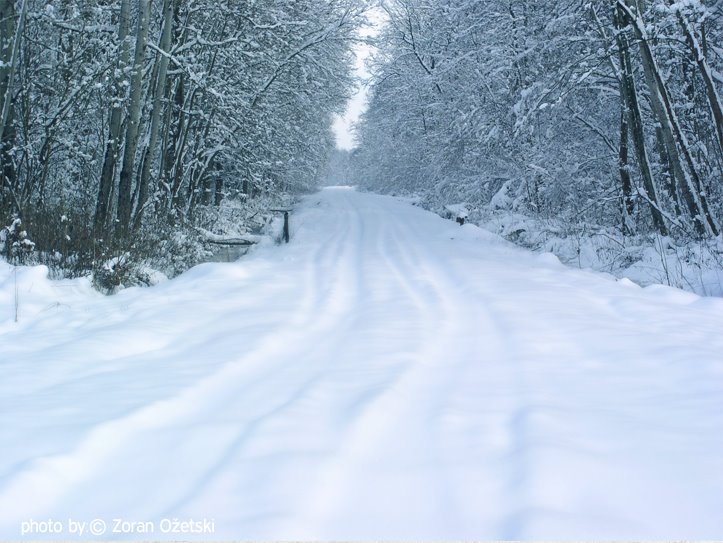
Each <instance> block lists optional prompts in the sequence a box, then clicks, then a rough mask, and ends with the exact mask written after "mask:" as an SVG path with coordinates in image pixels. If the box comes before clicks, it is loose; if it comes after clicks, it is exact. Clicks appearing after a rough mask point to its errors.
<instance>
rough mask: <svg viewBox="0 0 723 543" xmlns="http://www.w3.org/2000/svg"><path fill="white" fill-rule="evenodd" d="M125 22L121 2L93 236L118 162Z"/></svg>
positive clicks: (105, 211)
mask: <svg viewBox="0 0 723 543" xmlns="http://www.w3.org/2000/svg"><path fill="white" fill-rule="evenodd" d="M129 19H130V0H122V1H121V8H120V18H119V20H118V45H119V47H120V51H119V55H118V64H117V71H118V72H119V73H120V79H119V80H116V81H115V84H114V85H113V99H112V104H113V105H112V109H111V113H110V121H109V122H108V141H107V142H106V147H105V156H104V158H103V168H102V169H101V174H100V183H99V187H98V201H97V202H96V207H95V219H94V221H93V225H94V228H95V233H96V234H95V235H96V237H99V236H101V235H103V233H104V232H105V229H106V227H107V224H108V215H109V208H110V205H111V194H112V193H113V181H114V178H115V172H116V165H117V163H118V148H119V145H120V137H121V126H122V115H123V95H124V94H125V90H124V86H123V84H122V81H123V80H124V79H125V70H126V67H127V66H128V56H129V47H128V29H129V26H130V22H129Z"/></svg>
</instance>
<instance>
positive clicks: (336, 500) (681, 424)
mask: <svg viewBox="0 0 723 543" xmlns="http://www.w3.org/2000/svg"><path fill="white" fill-rule="evenodd" d="M292 229H293V239H292V242H291V243H290V244H289V245H288V246H280V247H275V246H265V247H261V248H258V249H257V250H255V251H254V252H252V253H251V254H250V255H249V256H247V257H245V258H244V259H242V260H241V261H239V262H237V263H233V264H205V265H201V266H198V267H196V268H194V269H192V270H191V271H189V272H187V273H185V274H183V275H182V276H180V277H178V278H177V279H175V280H173V281H168V282H165V283H163V284H161V285H158V286H156V287H153V288H149V289H138V288H133V289H128V290H125V291H123V292H121V293H119V294H118V295H116V296H113V297H102V296H100V295H98V294H96V293H94V292H93V291H92V290H91V288H90V286H89V285H88V284H87V283H86V282H83V281H72V282H71V281H67V282H57V283H56V282H49V281H47V280H46V279H45V278H44V276H43V269H42V268H32V269H27V268H26V269H20V270H19V271H18V273H17V292H18V296H19V322H17V323H15V322H14V299H15V290H16V286H15V285H16V282H15V278H14V274H13V273H12V271H11V269H10V267H8V266H7V265H4V264H0V310H1V311H2V312H3V313H2V315H0V375H2V378H1V379H0V443H1V444H2V446H1V447H0V538H19V537H20V536H21V527H22V526H23V525H22V523H23V521H25V522H27V521H29V520H30V519H33V520H35V521H40V520H53V521H57V522H60V523H61V525H62V528H63V530H64V531H63V532H61V533H59V534H39V533H37V532H36V533H30V534H25V538H27V539H38V538H47V537H54V538H65V539H67V538H71V539H75V534H69V533H68V531H67V530H68V524H67V522H68V519H74V520H77V521H85V522H90V521H91V520H93V519H101V520H104V522H106V523H107V526H108V530H109V531H108V532H106V533H105V534H100V535H98V534H95V536H94V538H96V539H97V538H98V537H101V538H124V537H125V538H139V537H151V538H156V539H157V538H167V539H178V538H179V537H181V538H186V537H196V538H198V537H205V538H213V539H224V538H241V539H276V540H295V539H304V540H315V539H344V540H358V539H370V540H372V539H387V540H389V539H397V540H410V539H426V540H429V539H447V540H451V539H473V538H476V539H480V538H481V539H524V538H537V539H572V538H585V539H678V538H680V539H714V538H716V537H720V535H721V534H722V533H723V515H722V514H721V504H722V503H723V455H721V450H723V334H721V330H723V300H720V299H713V298H699V297H697V296H695V295H693V294H689V293H685V292H682V291H679V290H675V289H672V288H669V287H662V286H654V287H648V288H640V287H638V286H636V285H634V284H632V283H631V282H630V281H627V280H623V281H616V280H615V279H613V278H611V277H609V276H604V275H601V274H595V273H592V272H584V271H579V270H573V269H569V268H566V267H564V266H562V265H561V264H560V263H559V262H558V261H557V259H556V258H555V257H554V256H552V255H543V256H535V255H532V254H530V253H528V252H525V251H523V250H521V249H517V248H514V247H512V246H510V245H509V244H507V243H506V242H504V241H502V240H501V239H500V238H498V237H495V236H493V235H492V234H489V233H486V232H485V231H483V230H480V229H478V228H476V227H474V226H471V225H465V226H463V227H460V226H458V225H456V224H454V223H452V222H451V221H445V220H443V219H440V218H438V217H437V216H435V215H433V214H431V213H428V212H425V211H422V210H420V209H418V208H415V207H413V206H411V205H409V204H407V203H404V202H400V201H398V200H395V199H393V198H389V197H381V196H375V195H369V194H359V193H357V192H354V191H353V190H348V189H343V188H335V189H327V190H325V191H322V192H321V193H319V194H317V195H314V196H312V197H309V198H308V199H307V200H306V201H305V203H304V205H303V206H302V208H301V209H300V210H299V211H298V212H297V213H294V214H293V215H292ZM164 518H167V519H173V518H178V519H189V518H193V519H201V518H207V519H213V522H214V527H215V532H214V533H213V534H185V535H183V536H179V535H175V536H174V535H173V534H170V535H169V534H162V533H159V528H160V524H159V523H160V522H161V519H164ZM113 519H124V520H126V521H129V522H130V521H149V522H151V523H154V524H153V527H154V529H155V532H154V533H153V534H152V535H145V536H144V535H139V534H137V533H135V534H133V533H131V534H125V535H124V534H114V533H111V532H110V530H111V529H112V526H113Z"/></svg>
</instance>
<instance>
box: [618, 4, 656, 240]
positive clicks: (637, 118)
mask: <svg viewBox="0 0 723 543" xmlns="http://www.w3.org/2000/svg"><path fill="white" fill-rule="evenodd" d="M614 20H615V25H616V31H617V37H616V40H617V45H618V57H619V62H620V70H621V75H620V93H621V95H622V99H623V103H624V107H625V109H626V110H627V114H628V122H629V125H630V126H629V129H630V132H631V135H632V139H633V148H634V149H635V156H636V158H637V161H638V166H639V167H640V174H641V176H642V178H643V189H644V190H645V193H646V196H647V199H648V201H649V203H650V213H651V215H652V218H653V225H654V226H655V229H656V230H657V231H658V232H660V233H661V234H662V235H668V227H667V226H666V224H665V219H664V218H663V214H662V213H661V211H660V200H659V198H658V190H657V186H656V184H655V179H654V178H653V172H652V170H651V168H650V158H649V156H648V150H647V146H646V144H645V132H644V130H643V116H642V113H641V111H640V102H639V100H638V91H637V87H636V85H635V77H634V72H633V66H632V62H631V60H630V43H629V41H628V38H627V36H626V35H625V33H624V32H623V30H624V25H623V13H622V12H621V11H620V7H619V6H617V7H616V10H615V14H614Z"/></svg>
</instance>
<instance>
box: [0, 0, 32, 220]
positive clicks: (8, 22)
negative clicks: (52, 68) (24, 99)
mask: <svg viewBox="0 0 723 543" xmlns="http://www.w3.org/2000/svg"><path fill="white" fill-rule="evenodd" d="M27 13H28V2H27V0H23V3H22V6H21V8H20V17H19V19H18V21H17V26H16V24H15V19H16V12H15V2H14V0H0V31H1V32H0V202H1V201H2V198H3V194H4V192H5V191H8V192H10V193H11V195H12V196H14V194H15V188H16V187H15V185H16V181H15V166H14V164H13V159H12V157H11V156H10V150H11V149H12V148H13V147H14V145H15V128H14V126H13V123H14V117H15V116H14V109H13V108H14V106H13V101H14V99H15V97H14V88H15V71H16V70H17V65H18V58H19V57H20V40H21V39H22V37H23V28H24V26H25V19H26V17H27ZM12 199H13V202H14V204H15V206H16V207H18V209H17V210H16V211H17V212H18V213H20V212H21V210H20V208H19V202H18V201H17V198H15V197H13V198H12Z"/></svg>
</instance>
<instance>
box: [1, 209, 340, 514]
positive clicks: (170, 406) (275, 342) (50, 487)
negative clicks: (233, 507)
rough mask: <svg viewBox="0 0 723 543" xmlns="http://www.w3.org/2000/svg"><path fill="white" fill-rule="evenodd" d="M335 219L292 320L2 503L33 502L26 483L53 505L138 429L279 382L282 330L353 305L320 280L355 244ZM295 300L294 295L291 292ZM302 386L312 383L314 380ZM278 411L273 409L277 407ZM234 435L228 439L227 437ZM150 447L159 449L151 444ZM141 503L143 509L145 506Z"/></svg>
mask: <svg viewBox="0 0 723 543" xmlns="http://www.w3.org/2000/svg"><path fill="white" fill-rule="evenodd" d="M335 226H337V227H340V230H334V231H332V232H331V233H330V234H329V235H328V237H327V238H326V239H325V240H324V241H323V242H322V243H320V244H319V246H318V249H317V250H316V251H315V252H314V253H313V255H310V256H309V257H307V258H306V262H305V266H304V267H305V274H304V275H305V277H306V280H305V287H304V289H303V292H304V293H305V294H306V296H304V298H303V299H302V302H301V303H300V304H299V306H298V309H297V310H296V311H294V313H293V314H292V315H291V316H290V317H289V318H288V319H287V320H286V321H285V322H282V323H281V324H279V325H278V326H276V327H275V328H274V329H272V330H270V331H269V332H268V333H267V334H266V335H265V338H262V339H261V340H260V341H259V342H258V344H257V346H256V347H255V349H254V350H253V351H251V352H250V353H247V354H246V355H245V356H243V357H241V358H240V359H235V360H232V361H230V362H229V363H227V364H226V365H224V366H222V367H221V368H220V369H219V370H217V371H216V372H215V373H214V374H212V375H210V376H209V377H207V378H205V379H203V380H202V381H201V382H200V383H198V384H195V385H193V386H191V387H189V388H186V389H184V390H182V391H180V393H178V394H177V395H176V396H174V397H171V398H167V399H165V400H162V401H159V402H155V403H153V404H150V405H147V406H144V407H142V408H140V409H138V410H136V411H134V412H132V413H131V414H129V415H127V416H124V417H123V418H120V419H115V420H112V421H108V422H105V423H103V424H101V425H99V426H96V427H94V428H93V429H92V430H91V431H90V433H89V434H88V435H87V436H86V437H84V438H83V440H82V442H80V443H79V445H78V446H77V447H76V448H75V449H74V450H72V451H69V452H68V453H65V454H62V455H57V456H54V457H49V458H43V459H41V460H38V461H35V462H33V463H32V464H31V467H29V469H27V470H26V471H24V472H22V473H20V474H18V475H17V476H16V477H14V479H13V480H12V481H11V482H10V483H9V484H8V485H7V486H6V487H5V492H3V493H1V494H0V510H3V511H5V512H6V513H7V514H9V515H11V514H12V511H13V510H19V511H21V510H27V509H28V506H29V505H30V504H24V503H18V502H17V501H16V500H14V499H12V498H10V497H11V496H13V495H16V494H18V493H19V492H18V489H20V488H22V489H25V490H26V491H25V492H22V493H20V494H24V495H27V494H30V495H35V497H33V498H32V499H33V504H32V506H33V509H34V510H39V511H49V510H52V508H53V506H54V504H56V503H59V502H60V501H62V500H63V497H64V496H65V495H66V494H67V493H68V492H69V491H72V489H73V488H74V486H76V485H78V484H82V483H83V482H86V481H91V480H92V479H93V475H94V473H96V472H100V471H101V470H107V465H106V464H107V461H108V460H109V459H111V458H113V457H118V456H119V455H118V454H117V450H118V449H121V448H122V446H123V445H124V444H128V443H135V444H137V443H138V442H140V441H141V440H140V439H138V435H139V434H141V435H143V436H144V437H143V439H148V434H153V432H154V431H155V430H154V429H158V428H163V427H168V426H173V425H175V424H183V425H191V426H192V425H193V424H194V419H195V420H198V421H201V420H203V418H204V417H210V415H211V414H212V413H213V412H216V411H219V410H221V409H222V407H223V403H224V402H226V401H228V400H229V399H231V398H233V397H234V396H236V395H239V394H243V393H244V392H246V390H247V389H251V388H255V387H258V385H259V382H273V381H274V379H275V375H277V374H278V372H281V371H283V369H284V368H283V366H284V365H285V364H286V362H287V361H288V357H286V356H285V355H286V354H288V353H289V352H290V351H293V347H291V346H283V345H282V344H283V340H280V339H279V338H280V337H283V336H284V335H286V336H287V341H293V340H295V341H299V340H301V342H302V343H304V342H305V339H304V336H305V334H308V333H309V332H310V331H312V330H313V329H314V328H317V329H319V330H323V329H324V328H323V326H328V325H330V324H332V323H333V322H335V319H336V318H337V316H338V315H340V314H341V313H342V312H343V309H344V307H347V308H348V307H351V306H350V305H349V302H348V301H347V302H345V304H346V305H345V306H342V305H340V304H339V300H344V299H345V297H346V296H345V295H346V294H347V290H348V289H347V285H345V284H342V283H340V282H339V281H338V279H337V280H336V281H334V282H333V290H332V291H330V292H329V293H328V294H324V291H325V290H326V289H325V287H324V285H323V281H320V280H319V276H320V275H321V274H320V273H319V271H320V269H321V268H322V266H323V267H326V268H327V269H331V270H333V269H335V265H336V264H337V263H338V262H339V261H340V255H341V254H343V251H344V248H345V247H351V246H352V244H350V243H349V237H350V233H351V225H350V223H349V222H348V221H344V220H341V221H339V220H337V221H336V224H335ZM342 277H343V275H342ZM290 294H292V295H293V294H294V293H293V292H292V293H290ZM342 294H344V296H342ZM290 299H292V298H291V297H290ZM319 309H321V314H322V316H324V315H325V316H326V317H325V319H326V320H325V321H323V323H322V325H323V326H321V327H320V324H319V321H318V317H319V314H318V311H319ZM289 330H291V332H290V331H289ZM274 360H276V361H277V363H276V364H275V365H273V366H271V367H269V364H268V363H269V361H274ZM249 366H250V367H249ZM254 368H256V369H257V371H258V370H261V372H262V374H261V375H257V376H255V377H254V378H253V379H251V380H250V381H251V383H249V379H248V377H249V376H248V373H249V370H251V369H254ZM299 373H303V372H299ZM237 381H238V382H241V383H244V384H245V386H244V387H238V386H237V385H236V384H235V383H236V382H237ZM303 386H308V384H306V385H302V387H303ZM209 398H212V399H213V401H212V402H211V403H206V404H205V403H204V400H208V399H209ZM294 399H295V397H292V398H290V399H289V401H290V402H293V401H294ZM281 405H282V406H283V405H284V404H283V403H282V404H281ZM271 412H272V413H273V410H271ZM211 418H212V417H211ZM257 420H263V416H259V417H258V418H257ZM241 433H242V436H241V437H239V436H238V435H237V436H236V438H235V439H234V440H233V441H232V443H234V445H232V446H231V448H232V449H233V448H237V447H238V444H239V443H241V442H243V436H245V435H246V433H245V432H243V431H242V432H241ZM227 440H228V438H226V439H225V440H224V441H227ZM178 445H182V444H178ZM150 448H151V449H152V447H150ZM161 450H163V449H161ZM120 456H121V458H120V459H119V462H118V464H119V466H118V469H119V470H120V471H121V472H122V471H132V469H133V466H132V464H131V465H128V464H124V459H123V458H122V455H120ZM227 457H228V454H225V455H223V456H222V458H227ZM164 469H165V471H168V466H159V470H158V473H164ZM212 469H213V468H212ZM129 476H132V474H129ZM170 477H173V475H170ZM184 477H185V478H188V479H193V475H192V474H190V473H187V472H186V473H185V474H184ZM196 486H198V485H196ZM28 488H37V491H36V492H30V493H28V492H27V489H28ZM4 496H8V499H7V501H6V500H4V499H3V497H4ZM11 502H12V503H11ZM139 509H140V510H144V509H143V508H142V507H139ZM145 510H146V511H147V510H148V509H145ZM109 511H112V507H110V508H109Z"/></svg>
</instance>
